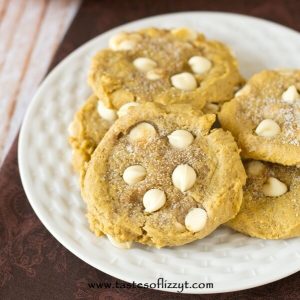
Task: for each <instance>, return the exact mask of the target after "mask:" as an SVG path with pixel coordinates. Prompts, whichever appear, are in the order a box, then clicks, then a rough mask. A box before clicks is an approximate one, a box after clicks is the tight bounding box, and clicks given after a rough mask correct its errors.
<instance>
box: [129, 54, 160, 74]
mask: <svg viewBox="0 0 300 300" xmlns="http://www.w3.org/2000/svg"><path fill="white" fill-rule="evenodd" d="M133 65H134V66H135V67H136V68H137V69H138V70H139V71H141V72H148V71H150V70H153V69H154V68H155V67H156V66H157V63H156V62H155V61H154V60H152V59H150V58H147V57H138V58H136V59H135V60H134V61H133Z"/></svg>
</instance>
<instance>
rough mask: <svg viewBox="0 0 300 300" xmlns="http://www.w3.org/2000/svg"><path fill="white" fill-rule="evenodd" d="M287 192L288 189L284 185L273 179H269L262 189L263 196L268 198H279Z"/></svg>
mask: <svg viewBox="0 0 300 300" xmlns="http://www.w3.org/2000/svg"><path fill="white" fill-rule="evenodd" d="M287 190H288V188H287V186H286V184H285V183H283V182H281V181H280V180H278V179H277V178H275V177H269V178H268V180H267V182H266V183H265V184H264V185H263V187H262V191H263V193H264V195H265V196H268V197H278V196H281V195H283V194H285V193H286V192H287Z"/></svg>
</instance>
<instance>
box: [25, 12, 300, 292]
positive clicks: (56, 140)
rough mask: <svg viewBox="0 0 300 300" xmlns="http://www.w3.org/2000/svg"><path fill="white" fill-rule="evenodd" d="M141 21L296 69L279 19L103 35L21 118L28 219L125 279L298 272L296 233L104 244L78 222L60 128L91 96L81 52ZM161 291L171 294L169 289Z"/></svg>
mask: <svg viewBox="0 0 300 300" xmlns="http://www.w3.org/2000/svg"><path fill="white" fill-rule="evenodd" d="M146 26H157V27H167V28H169V27H178V26H188V27H191V28H195V29H197V30H199V31H202V32H204V33H205V34H206V35H207V37H208V38H213V39H218V40H221V41H224V42H225V43H227V44H228V45H230V46H231V47H232V48H233V49H234V52H235V53H236V55H237V57H238V60H239V62H240V66H241V70H242V73H243V74H244V75H245V76H250V75H251V74H253V73H254V72H257V71H259V70H261V69H265V68H279V67H298V68H299V67H300V56H299V53H300V35H299V34H298V33H297V32H295V31H292V30H290V29H288V28H285V27H283V26H280V25H277V24H274V23H271V22H267V21H264V20H260V19H256V18H252V17H246V16H241V15H235V14H225V13H211V12H193V13H179V14H169V15H162V16H156V17H151V18H147V19H143V20H140V21H136V22H133V23H129V24H126V25H124V26H121V27H118V28H115V29H113V30H110V31H109V32H106V33H104V34H102V35H100V36H98V37H96V38H95V39H93V40H91V41H90V42H88V43H86V44H85V45H83V46H82V47H80V48H79V49H78V50H76V51H75V52H73V53H72V54H71V55H69V56H68V57H67V58H66V59H65V60H64V61H63V62H61V63H60V64H59V65H58V66H57V67H56V68H55V69H54V70H53V71H52V72H51V74H50V75H49V76H48V77H47V78H46V79H45V81H44V82H43V83H42V84H41V86H40V88H39V90H38V91H37V93H36V95H35V97H34V99H33V101H32V103H31V105H30V107H29V109H28V112H27V115H26V117H25V120H24V123H23V127H22V130H21V134H20V141H19V166H20V172H21V177H22V182H23V185H24V188H25V191H26V194H27V196H28V198H29V201H30V203H31V205H32V207H33V209H34V210H35V212H36V214H37V215H38V217H39V218H40V219H41V221H42V222H43V223H44V225H45V226H46V227H47V229H48V230H49V231H50V232H51V233H52V234H53V235H54V237H55V238H56V239H57V240H58V241H59V242H60V243H62V244H63V245H64V246H65V247H66V248H68V249H69V250H70V251H71V252H73V253H74V254H75V255H77V256H78V257H79V258H81V259H82V260H84V261H85V262H87V263H88V264H90V265H92V266H94V267H95V268H97V269H99V270H101V271H103V272H105V273H108V274H110V275H112V276H115V277H117V278H120V279H123V280H125V281H128V282H132V281H135V282H141V283H146V282H147V283H151V282H156V280H157V279H158V278H159V277H163V278H164V279H165V280H167V281H168V282H184V281H188V282H190V283H193V282H195V283H201V282H203V283H205V282H212V283H213V284H214V288H213V289H209V288H208V289H205V288H204V289H203V288H198V289H185V290H184V292H185V293H219V292H229V291H235V290H241V289H246V288H251V287H255V286H259V285H262V284H265V283H268V282H272V281H275V280H278V279H280V278H283V277H285V276H288V275H290V274H292V273H295V272H297V271H299V270H300V250H299V249H300V239H299V238H298V239H290V240H286V241H264V240H259V239H254V238H249V237H246V236H244V235H241V234H238V233H235V232H233V231H231V230H229V229H226V228H220V229H218V230H217V231H215V232H214V233H213V234H212V235H210V236H209V237H207V238H205V239H203V240H201V241H197V242H194V243H192V244H189V245H186V246H182V247H178V248H174V249H161V250H157V249H152V248H149V247H142V246H135V247H134V248H133V249H130V250H120V249H117V248H114V247H113V246H112V245H111V244H110V242H109V241H108V240H107V239H106V238H97V237H95V236H94V235H93V234H92V233H91V232H90V231H89V229H88V224H87V221H86V219H85V207H84V204H83V202H82V200H81V198H80V194H79V188H78V185H77V177H76V175H75V174H73V172H72V169H71V165H70V157H71V150H70V147H69V146H68V143H67V127H68V124H69V123H70V121H71V120H72V117H73V114H74V112H75V111H76V110H77V109H78V107H79V105H81V104H82V103H83V102H84V100H85V99H86V98H87V96H88V95H89V94H90V93H91V91H90V89H89V88H88V87H87V85H86V77H87V70H88V67H89V63H90V59H91V56H92V55H93V54H94V53H95V52H96V51H97V50H98V49H101V48H103V47H106V45H107V42H108V39H109V37H110V36H112V35H113V34H114V33H116V32H119V31H121V30H136V29H138V28H141V27H146ZM156 288H159V289H162V290H168V291H176V290H177V289H173V290H172V289H166V288H164V287H156Z"/></svg>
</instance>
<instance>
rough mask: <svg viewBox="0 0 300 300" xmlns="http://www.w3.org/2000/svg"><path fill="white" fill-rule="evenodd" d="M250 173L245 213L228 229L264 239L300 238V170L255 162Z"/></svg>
mask: <svg viewBox="0 0 300 300" xmlns="http://www.w3.org/2000/svg"><path fill="white" fill-rule="evenodd" d="M246 170H247V175H248V178H247V182H246V185H245V187H244V197H243V204H242V206H241V210H240V212H239V213H238V215H237V216H236V217H235V218H234V219H232V220H231V221H229V222H228V223H227V225H228V226H229V227H231V228H233V229H235V230H237V231H240V232H242V233H244V234H247V235H250V236H252V237H258V238H263V239H284V238H290V237H297V236H300V201H299V196H300V169H299V168H296V167H292V166H289V167H286V166H281V165H278V164H272V163H267V162H264V163H263V162H260V161H254V160H253V161H250V162H247V163H246Z"/></svg>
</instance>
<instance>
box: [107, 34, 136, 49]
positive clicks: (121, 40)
mask: <svg viewBox="0 0 300 300" xmlns="http://www.w3.org/2000/svg"><path fill="white" fill-rule="evenodd" d="M108 45H109V47H110V48H111V49H112V50H114V51H128V50H132V49H134V48H135V46H136V41H134V40H133V39H129V37H128V36H127V35H126V34H125V33H119V34H117V35H115V36H113V37H111V38H110V40H109V42H108Z"/></svg>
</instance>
